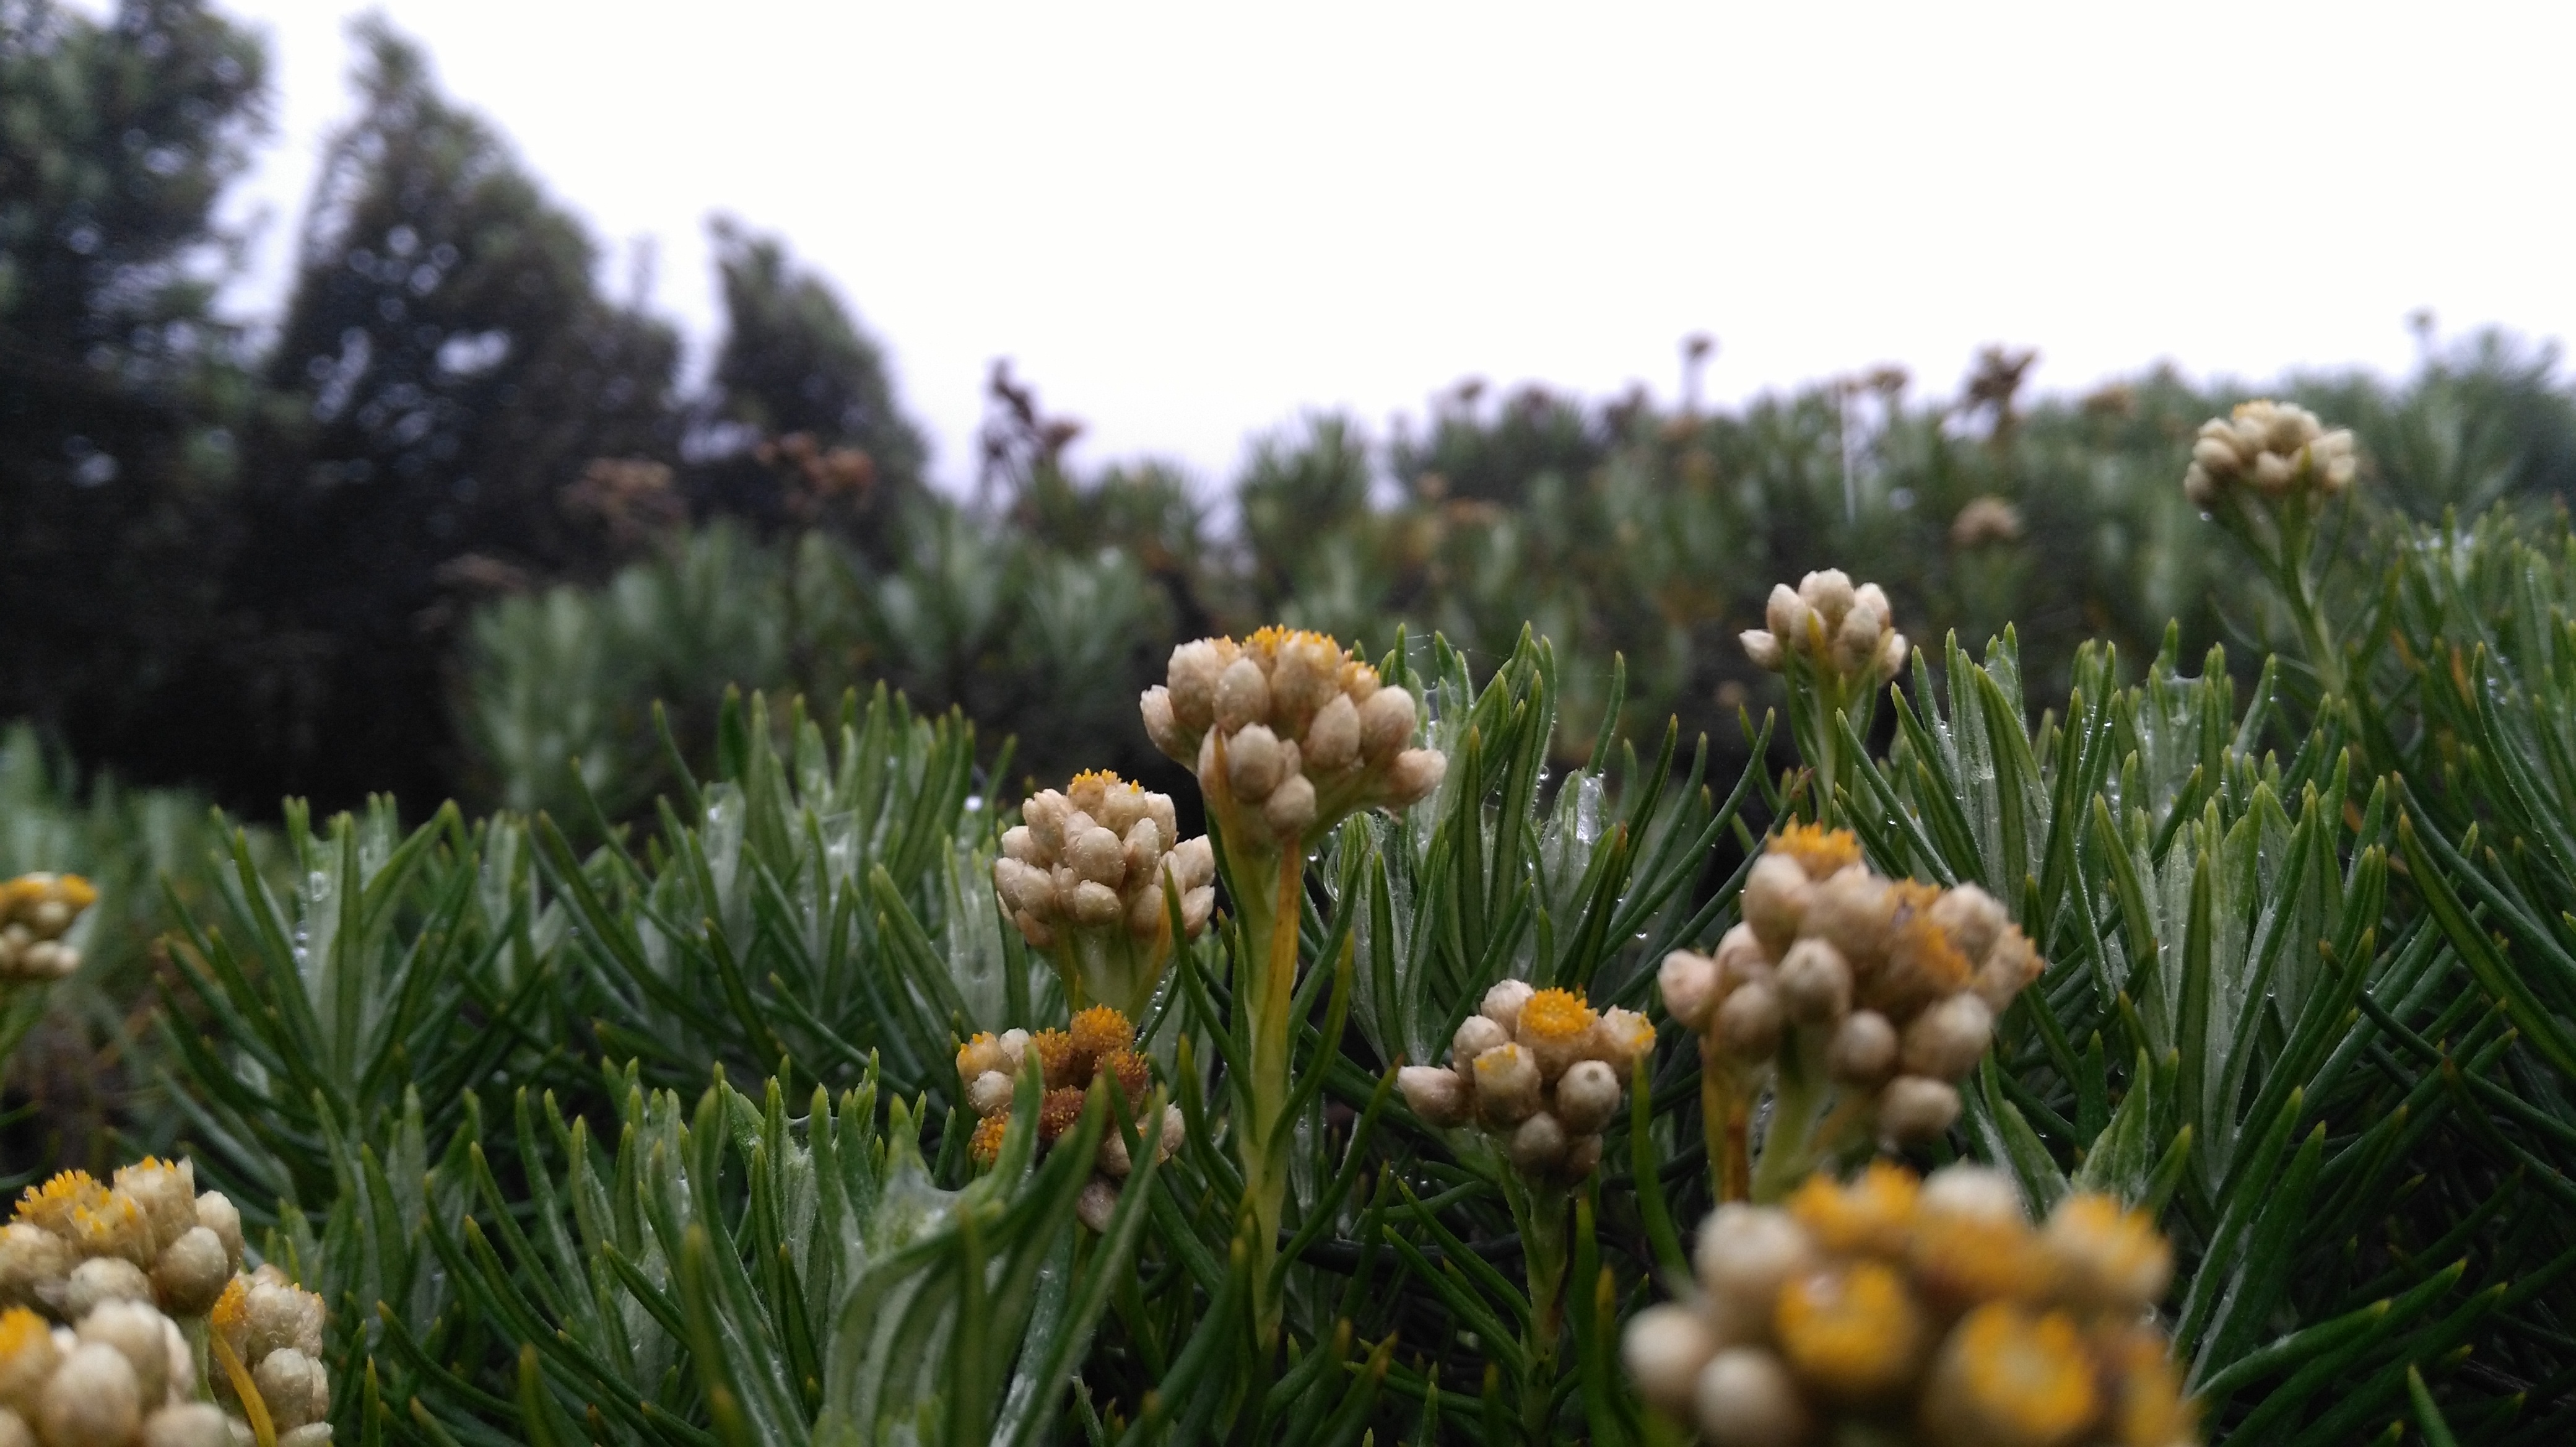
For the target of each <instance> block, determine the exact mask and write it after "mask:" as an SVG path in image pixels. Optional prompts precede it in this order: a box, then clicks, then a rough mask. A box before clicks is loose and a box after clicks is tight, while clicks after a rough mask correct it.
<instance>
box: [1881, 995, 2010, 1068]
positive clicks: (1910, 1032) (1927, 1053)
mask: <svg viewBox="0 0 2576 1447" xmlns="http://www.w3.org/2000/svg"><path fill="white" fill-rule="evenodd" d="M1994 1032H1995V1016H1994V1012H1993V1011H1991V1010H1989V1009H1987V1008H1986V1002H1985V1001H1983V1000H1980V999H1978V998H1977V997H1976V996H1975V995H1974V994H1972V993H1970V992H1969V991H1966V990H1961V991H1960V992H1959V993H1957V994H1955V995H1952V996H1950V997H1949V998H1948V999H1946V1000H1940V1001H1937V1002H1935V1003H1933V1004H1931V1005H1929V1006H1926V1007H1925V1008H1924V1010H1923V1012H1922V1013H1921V1014H1918V1015H1916V1016H1915V1017H1914V1018H1913V1020H1911V1021H1910V1022H1908V1023H1907V1024H1906V1027H1905V1053H1904V1055H1903V1056H1902V1057H1901V1059H1902V1061H1903V1063H1904V1066H1905V1072H1906V1073H1907V1074H1908V1075H1928V1076H1930V1077H1931V1078H1933V1079H1935V1080H1957V1079H1958V1078H1960V1077H1961V1076H1963V1075H1966V1074H1967V1073H1968V1072H1969V1071H1971V1070H1974V1069H1976V1068H1977V1060H1978V1057H1980V1056H1982V1055H1984V1054H1985V1053H1986V1045H1987V1042H1989V1041H1990V1040H1992V1039H1993V1038H1994Z"/></svg>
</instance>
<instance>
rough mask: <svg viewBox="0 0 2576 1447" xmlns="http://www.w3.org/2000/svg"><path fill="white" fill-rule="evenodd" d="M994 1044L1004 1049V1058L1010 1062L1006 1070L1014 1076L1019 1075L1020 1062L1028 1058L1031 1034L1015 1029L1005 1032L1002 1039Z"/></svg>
mask: <svg viewBox="0 0 2576 1447" xmlns="http://www.w3.org/2000/svg"><path fill="white" fill-rule="evenodd" d="M993 1043H994V1044H996V1045H999V1046H1001V1047H1002V1058H1003V1059H1004V1060H1007V1061H1009V1062H1010V1064H1009V1065H1008V1066H1007V1067H1005V1068H1007V1069H1008V1070H1009V1071H1010V1072H1011V1073H1012V1074H1014V1075H1016V1074H1018V1073H1019V1069H1020V1062H1021V1061H1023V1060H1026V1059H1027V1058H1028V1053H1029V1032H1028V1031H1026V1030H1022V1029H1018V1028H1016V1027H1014V1028H1012V1029H1009V1030H1005V1031H1003V1032H1002V1035H1001V1038H1000V1039H998V1040H996V1041H994V1042H993Z"/></svg>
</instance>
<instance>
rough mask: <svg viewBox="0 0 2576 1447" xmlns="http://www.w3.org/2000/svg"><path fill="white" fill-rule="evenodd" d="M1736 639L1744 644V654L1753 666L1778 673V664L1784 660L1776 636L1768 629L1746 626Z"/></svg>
mask: <svg viewBox="0 0 2576 1447" xmlns="http://www.w3.org/2000/svg"><path fill="white" fill-rule="evenodd" d="M1736 639H1737V641H1739V642H1741V643H1742V644H1743V645H1744V656H1745V657H1747V658H1749V659H1751V660H1753V666H1754V667H1756V668H1760V669H1766V670H1768V671H1770V672H1772V673H1778V672H1779V671H1780V665H1781V664H1782V663H1783V662H1784V661H1786V660H1785V659H1784V657H1783V655H1782V653H1781V649H1780V640H1779V638H1778V636H1777V635H1775V634H1773V633H1771V632H1770V631H1769V630H1768V629H1762V628H1747V629H1745V630H1744V631H1743V632H1742V633H1739V634H1737V635H1736Z"/></svg>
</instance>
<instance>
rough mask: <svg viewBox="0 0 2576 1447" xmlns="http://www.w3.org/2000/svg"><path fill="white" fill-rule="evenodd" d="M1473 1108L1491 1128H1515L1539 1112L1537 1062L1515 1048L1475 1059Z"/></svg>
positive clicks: (1503, 1048) (1499, 1049)
mask: <svg viewBox="0 0 2576 1447" xmlns="http://www.w3.org/2000/svg"><path fill="white" fill-rule="evenodd" d="M1475 1077H1476V1109H1477V1112H1478V1113H1479V1114H1481V1115H1483V1116H1484V1118H1485V1120H1486V1122H1487V1123H1488V1124H1491V1125H1498V1126H1504V1125H1518V1124H1520V1123H1521V1122H1522V1121H1524V1120H1527V1119H1529V1117H1530V1114H1531V1112H1533V1111H1535V1110H1537V1109H1538V1098H1539V1087H1540V1085H1541V1083H1542V1082H1541V1081H1540V1079H1539V1073H1538V1060H1537V1059H1536V1057H1534V1056H1532V1055H1531V1054H1530V1053H1529V1052H1528V1051H1526V1050H1523V1049H1522V1048H1521V1047H1519V1046H1518V1045H1497V1046H1495V1047H1494V1048H1493V1049H1491V1050H1488V1051H1486V1052H1485V1053H1484V1054H1482V1055H1479V1056H1477V1057H1476V1064H1475Z"/></svg>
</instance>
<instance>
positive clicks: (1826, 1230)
mask: <svg viewBox="0 0 2576 1447" xmlns="http://www.w3.org/2000/svg"><path fill="white" fill-rule="evenodd" d="M2164 1251H2165V1247H2164V1243H2163V1240H2162V1238H2161V1237H2159V1236H2157V1235H2156V1233H2155V1230H2154V1228H2153V1227H2152V1226H2150V1225H2148V1224H2146V1222H2145V1220H2144V1218H2143V1217H2141V1216H2139V1215H2136V1214H2135V1213H2131V1212H2128V1211H2124V1210H2123V1209H2122V1208H2121V1207H2120V1206H2119V1205H2118V1204H2117V1203H2115V1202H2112V1201H2110V1200H2107V1199H2105V1198H2102V1197H2098V1196H2071V1197H2069V1198H2067V1199H2066V1200H2065V1201H2064V1202H2061V1203H2060V1204H2059V1206H2058V1208H2057V1210H2056V1211H2055V1212H2054V1213H2053V1214H2052V1215H2051V1216H2050V1218H2049V1221H2048V1224H2047V1226H2046V1227H2045V1228H2044V1229H2043V1230H2041V1231H2037V1232H2034V1231H2033V1230H2032V1229H2031V1227H2030V1224H2029V1222H2028V1221H2027V1220H2026V1219H2025V1218H2024V1216H2023V1214H2022V1209H2021V1201H2020V1197H2019V1196H2018V1194H2017V1193H2016V1192H2015V1191H2014V1189H2013V1186H2012V1183H2011V1181H2010V1180H2009V1179H2008V1178H2006V1177H2004V1176H2001V1175H1999V1174H1997V1173H1995V1172H1993V1171H1991V1170H1988V1169H1986V1168H1984V1167H1981V1166H1953V1167H1950V1168H1948V1169H1946V1170H1943V1171H1939V1172H1936V1173H1934V1174H1933V1175H1932V1176H1931V1177H1930V1178H1929V1179H1928V1180H1924V1181H1922V1182H1920V1183H1918V1182H1917V1181H1916V1180H1915V1178H1914V1176H1913V1175H1912V1173H1910V1172H1907V1171H1905V1170H1903V1169H1901V1168H1899V1167H1896V1166H1891V1165H1875V1166H1872V1167H1870V1168H1869V1169H1868V1170H1867V1171H1865V1172H1864V1173H1863V1174H1862V1175H1861V1176H1860V1177H1859V1178H1858V1179H1857V1180H1855V1181H1853V1182H1852V1183H1851V1184H1850V1185H1848V1186H1843V1185H1837V1184H1836V1183H1835V1182H1834V1181H1833V1180H1831V1179H1830V1178H1829V1177H1825V1176H1816V1177H1813V1178H1810V1179H1809V1180H1808V1181H1807V1182H1805V1183H1804V1184H1803V1185H1801V1186H1800V1187H1799V1189H1798V1191H1797V1192H1796V1194H1795V1195H1793V1196H1792V1197H1791V1200H1790V1204H1789V1206H1788V1208H1787V1209H1785V1210H1782V1209H1776V1208H1771V1207H1761V1206H1746V1205H1740V1204H1739V1205H1728V1206H1724V1207H1721V1208H1719V1210H1718V1211H1717V1212H1716V1214H1714V1215H1712V1216H1710V1217H1709V1219H1708V1221H1707V1223H1706V1224H1705V1225H1703V1226H1702V1227H1701V1228H1700V1239H1699V1242H1698V1244H1697V1247H1696V1252H1695V1261H1696V1265H1697V1271H1698V1277H1699V1280H1698V1286H1699V1290H1700V1293H1701V1294H1700V1295H1699V1297H1698V1298H1697V1299H1696V1300H1695V1301H1693V1302H1691V1303H1689V1304H1680V1303H1676V1304H1672V1305H1667V1306H1657V1307H1653V1308H1649V1309H1648V1310H1646V1311H1643V1312H1640V1313H1639V1314H1638V1315H1637V1317H1636V1319H1635V1320H1634V1321H1632V1322H1630V1323H1629V1326H1628V1331H1627V1335H1626V1338H1625V1340H1624V1341H1623V1342H1622V1344H1621V1350H1622V1355H1623V1356H1624V1358H1625V1360H1626V1362H1627V1365H1628V1371H1629V1375H1630V1376H1631V1378H1633V1379H1634V1380H1635V1382H1636V1383H1637V1387H1638V1391H1639V1393H1640V1394H1641V1395H1643V1396H1644V1397H1645V1398H1646V1400H1647V1401H1648V1402H1649V1403H1651V1404H1653V1405H1654V1406H1655V1407H1657V1408H1658V1409H1659V1410H1661V1411H1663V1412H1666V1413H1669V1414H1671V1415H1672V1416H1674V1417H1678V1418H1687V1419H1692V1420H1695V1421H1696V1422H1697V1424H1698V1426H1699V1429H1700V1431H1701V1433H1702V1435H1703V1438H1704V1440H1706V1441H1707V1442H1709V1443H1711V1444H1712V1447H1793V1444H1799V1443H1822V1442H1832V1441H1841V1440H1843V1436H1842V1435H1841V1434H1842V1433H1844V1432H1845V1431H1846V1430H1849V1431H1852V1432H1856V1433H1863V1434H1864V1435H1867V1438H1868V1440H1871V1441H1879V1440H1885V1441H1887V1442H1890V1443H1901V1442H1926V1443H1932V1444H1938V1447H1971V1444H1975V1447H2076V1444H2079V1443H2110V1442H2116V1443H2118V1444H2120V1447H2188V1444H2190V1443H2192V1442H2193V1441H2195V1440H2196V1429H2195V1424H2194V1421H2193V1414H2192V1409H2191V1406H2190V1403H2189V1402H2188V1401H2187V1400H2186V1399H2185V1398H2184V1397H2183V1395H2182V1391H2181V1382H2180V1379H2179V1376H2178V1374H2177V1373H2176V1372H2175V1371H2174V1369H2173V1365H2172V1362H2171V1361H2170V1359H2169V1356H2168V1354H2167V1351H2166V1347H2165V1343H2164V1342H2163V1340H2162V1339H2161V1338H2160V1337H2159V1336H2158V1335H2157V1333H2156V1332H2155V1331H2154V1330H2153V1329H2152V1328H2150V1327H2147V1326H2144V1325H2142V1324H2141V1323H2142V1320H2143V1319H2144V1318H2143V1316H2142V1314H2143V1313H2144V1312H2145V1311H2146V1309H2147V1308H2148V1307H2150V1306H2151V1305H2152V1304H2153V1301H2154V1298H2155V1297H2156V1296H2160V1295H2161V1294H2162V1290H2163V1282H2164V1279H2165V1278H2164V1277H2163V1276H2162V1275H2161V1274H2160V1272H2161V1270H2162V1263H2163V1262H2164V1261H2165V1259H2166V1258H2165V1256H2164ZM2070 1262H2081V1263H2087V1265H2086V1267H2085V1268H2084V1269H2083V1270H2076V1269H2071V1268H2069V1267H2068V1266H2067V1263H2070ZM2150 1267H2153V1268H2155V1269H2153V1270H2150V1269H2149V1268H2150ZM2097 1268H2107V1270H2104V1271H2102V1272H2101V1274H2098V1275H2088V1274H2087V1272H2090V1271H2094V1270H2096V1269H2097ZM2104 1279H2112V1280H2116V1281H2118V1282H2119V1283H2120V1287H2119V1289H2118V1290H2117V1291H2114V1292H2111V1293H2108V1294H2106V1293H2104V1292H2102V1291H2101V1290H2100V1286H2101V1283H2102V1281H2103V1280H2104ZM2150 1286H2152V1288H2153V1290H2152V1292H2151V1293H2150V1294H2148V1295H2146V1296H2143V1297H2142V1296H2141V1295H2139V1292H2140V1291H2142V1290H2146V1289H2147V1288H2149V1287H2150ZM1890 1429H1894V1430H1896V1431H1897V1432H1898V1433H1899V1435H1893V1436H1889V1435H1886V1433H1887V1432H1888V1431H1889V1430H1890Z"/></svg>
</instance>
